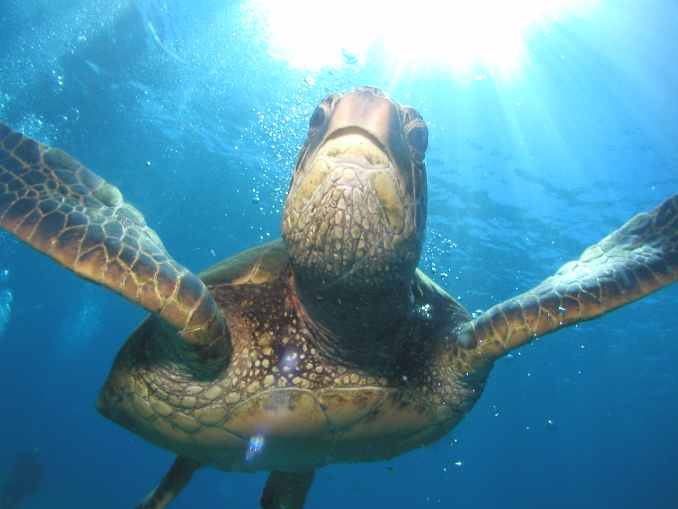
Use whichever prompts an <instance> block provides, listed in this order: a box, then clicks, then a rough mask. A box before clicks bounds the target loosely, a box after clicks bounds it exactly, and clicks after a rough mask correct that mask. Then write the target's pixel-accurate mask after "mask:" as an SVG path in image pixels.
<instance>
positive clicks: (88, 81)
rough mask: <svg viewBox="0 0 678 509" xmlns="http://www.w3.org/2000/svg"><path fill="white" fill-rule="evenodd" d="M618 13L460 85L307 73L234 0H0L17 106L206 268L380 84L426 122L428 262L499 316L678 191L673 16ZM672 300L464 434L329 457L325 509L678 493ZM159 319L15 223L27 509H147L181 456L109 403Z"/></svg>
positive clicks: (33, 131)
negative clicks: (350, 458)
mask: <svg viewBox="0 0 678 509" xmlns="http://www.w3.org/2000/svg"><path fill="white" fill-rule="evenodd" d="M600 4H601V5H600V6H599V8H598V9H597V10H596V11H595V16H593V15H592V16H591V17H590V18H584V19H573V20H572V21H571V22H567V21H565V20H564V21H563V22H562V23H560V24H558V25H557V27H556V28H554V29H553V30H552V32H551V33H550V36H549V37H541V38H540V37H535V39H534V40H533V44H532V46H531V58H530V61H529V62H528V63H527V65H526V66H525V67H524V69H523V70H522V72H521V73H519V74H518V75H517V76H515V77H514V78H513V79H510V80H500V79H496V80H495V79H493V78H492V77H491V76H489V77H486V78H485V79H478V80H459V79H456V78H455V76H453V75H451V74H450V73H449V72H446V71H444V70H441V69H437V68H434V67H432V66H428V67H423V68H421V69H416V70H412V69H410V70H406V71H404V72H402V73H400V74H399V75H398V76H397V79H396V78H395V77H394V76H393V73H392V72H391V71H392V70H393V68H394V63H393V61H391V60H390V59H389V57H387V56H383V55H382V56H380V55H373V56H372V57H371V58H370V59H369V60H368V61H366V62H357V63H356V62H353V59H351V58H348V57H347V63H346V65H345V66H343V67H341V68H339V69H331V70H328V69H325V70H321V71H312V72H310V71H307V70H300V69H295V68H290V67H288V66H287V65H286V64H285V63H284V62H282V61H281V60H278V59H275V58H273V57H271V56H270V55H269V53H268V51H267V48H266V45H265V42H264V39H263V38H262V37H260V34H259V33H258V32H257V30H256V29H254V28H251V27H250V28H248V27H247V26H244V25H243V24H242V23H241V12H242V11H241V9H240V5H239V4H238V3H237V2H230V3H229V2H224V1H219V2H217V1H216V0H202V1H197V2H194V3H189V2H180V1H179V0H168V1H167V2H159V1H158V2H154V1H146V2H123V1H117V2H111V1H106V2H104V1H102V0H92V1H89V2H85V1H83V0H79V1H78V0H69V1H66V0H60V1H56V2H55V1H49V2H48V1H47V0H31V1H19V0H0V26H1V27H2V29H1V30H0V48H2V51H0V119H1V120H2V121H3V122H6V123H8V124H10V125H12V126H13V127H15V128H17V129H19V130H22V131H24V132H26V133H28V134H30V135H32V136H34V137H37V138H38V139H40V140H41V141H43V142H46V143H50V144H52V145H55V146H59V147H61V148H63V149H65V150H66V151H68V152H69V153H71V154H73V155H74V156H76V157H77V158H78V159H80V160H81V161H82V162H84V163H85V164H86V165H87V166H89V167H90V168H91V169H93V170H94V171H96V172H97V173H99V174H100V175H102V176H103V177H104V178H106V179H107V180H109V181H111V182H112V183H114V184H115V185H117V186H118V187H120V189H122V190H123V191H124V193H125V196H126V198H127V199H128V200H129V201H130V202H131V203H133V204H135V205H136V206H137V207H138V208H139V209H140V210H142V211H143V213H144V215H145V216H146V218H147V220H148V222H149V224H150V225H151V226H153V227H154V228H155V229H156V230H157V231H158V233H159V234H160V235H161V237H162V238H163V240H164V242H165V245H166V246H167V248H168V250H169V251H170V253H172V255H173V256H174V257H175V258H176V259H177V260H179V261H180V262H181V263H183V264H185V265H187V266H188V267H191V268H193V269H195V270H199V269H202V268H205V267H207V266H208V265H210V264H213V263H215V262H216V261H219V260H220V259H222V258H224V257H227V256H230V255H233V254H235V253H237V252H239V251H241V250H242V249H245V248H247V247H250V246H253V245H255V244H257V243H260V242H263V241H266V240H269V239H273V238H277V237H278V236H279V231H280V229H279V223H280V210H281V207H282V203H283V200H284V196H285V192H286V190H287V184H288V178H289V176H290V172H291V168H292V166H293V164H294V158H295V156H296V152H297V150H298V148H299V146H300V144H301V143H302V141H303V137H304V135H305V129H306V124H307V118H308V116H309V115H310V113H311V112H312V111H313V108H314V107H315V105H316V103H317V102H318V101H319V100H320V99H321V98H322V97H323V96H324V95H326V94H327V93H329V92H336V91H343V90H346V89H349V88H351V87H354V86H358V85H363V84H371V85H374V86H378V87H381V88H383V89H385V90H386V91H387V92H388V93H389V94H390V95H392V96H393V97H394V98H396V99H397V100H399V101H400V102H402V103H406V104H411V105H413V106H415V107H416V108H417V109H418V110H419V111H420V112H421V113H422V115H423V116H424V118H425V119H426V120H427V122H428V124H429V131H430V140H429V147H430V148H429V152H428V155H427V161H428V171H429V188H430V200H429V218H430V219H429V227H428V236H427V242H426V246H425V252H424V256H423V258H422V261H421V267H422V268H423V269H424V270H426V271H427V272H429V273H431V274H432V276H433V277H434V278H435V279H436V280H437V281H438V282H439V283H441V284H442V285H443V286H444V287H445V288H446V289H447V290H448V291H449V292H450V293H451V294H452V295H453V296H455V297H457V298H458V299H460V301H461V303H462V304H464V305H465V306H466V307H467V308H468V309H469V310H471V311H473V310H477V309H487V308H488V307H490V306H491V305H492V304H495V303H497V302H500V301H502V300H503V299H506V298H508V297H510V296H511V295H513V294H515V293H517V292H519V291H523V290H525V289H527V288H529V287H530V286H532V285H534V284H536V283H538V282H539V281H541V280H542V279H543V278H544V277H546V276H548V275H550V274H552V273H553V272H554V271H555V270H556V269H557V268H558V267H559V266H560V265H562V263H564V262H565V261H567V260H570V259H572V258H574V257H577V256H578V255H579V253H580V252H581V250H582V249H583V248H584V247H585V246H587V245H589V244H590V243H592V242H596V241H597V240H599V239H600V238H601V237H603V236H604V235H605V234H607V233H608V232H610V231H611V230H613V229H614V228H616V227H617V226H619V225H620V224H621V223H623V222H624V221H626V220H627V219H628V218H629V217H630V216H632V215H633V214H634V213H636V212H639V211H643V210H648V209H650V208H653V207H654V206H655V205H657V204H658V203H659V202H660V201H661V200H662V199H664V198H666V197H668V196H670V195H672V194H675V193H676V192H678V148H677V146H676V140H678V99H677V97H676V91H677V90H678V69H677V68H676V66H675V55H676V54H677V51H678V7H677V6H676V4H675V2H671V1H669V0H665V1H659V0H650V1H648V2H643V3H642V6H641V4H640V3H639V2H630V1H620V2H609V3H606V2H600ZM610 4H614V5H610ZM189 5H190V6H189ZM413 8H414V6H413ZM149 23H150V25H149ZM149 27H153V29H152V30H151V28H149ZM309 43H312V42H309ZM10 295H11V297H10ZM677 298H678V286H675V285H674V286H673V287H670V288H668V289H665V290H663V291H660V292H659V293H657V294H654V295H652V296H650V297H648V298H646V299H644V300H643V301H641V302H638V303H635V304H633V305H631V306H628V307H626V308H624V309H622V310H619V311H616V312H614V313H612V314H611V315H608V316H605V317H604V318H603V319H601V320H598V321H595V322H591V323H585V324H581V325H579V326H577V327H572V328H569V329H567V330H563V331H560V332H558V333H556V334H553V335H551V336H548V337H546V338H544V339H542V340H540V341H537V342H535V343H533V344H531V345H529V346H527V347H525V348H522V349H521V350H518V351H516V352H514V354H513V355H512V356H510V357H507V358H504V359H502V360H500V361H499V362H498V363H497V365H496V367H495V369H494V371H493V373H492V375H491V376H490V379H489V382H488V386H487V389H486V391H485V393H484V395H483V397H482V398H481V399H480V401H479V402H478V404H477V405H476V406H475V408H474V409H473V410H472V411H471V413H470V414H469V415H468V416H467V417H466V418H465V419H464V421H463V422H462V423H461V424H460V425H459V426H458V427H457V428H456V429H454V430H453V431H452V432H451V433H450V434H449V435H448V436H447V437H446V438H445V439H443V440H441V441H440V442H438V443H436V444H435V445H433V446H431V447H428V448H425V449H420V450H416V451H414V452H412V453H410V454H407V455H405V456H403V457H401V458H398V459H396V460H393V461H388V462H383V463H375V464H362V465H340V466H330V467H328V468H325V469H322V470H321V471H320V472H319V474H318V476H317V477H316V482H315V485H314V486H313V488H312V491H311V494H310V497H309V500H308V507H309V508H318V507H323V508H330V509H332V508H335V507H337V508H338V507H347V506H350V507H358V508H363V507H374V506H378V507H393V508H401V507H402V508H411V507H455V508H458V509H460V508H471V507H473V508H475V509H477V508H495V507H503V508H514V507H515V508H531V507H552V508H568V509H569V508H571V507H585V508H593V507H597V508H598V507H615V508H617V509H621V508H641V507H643V508H644V507H652V508H662V509H663V508H667V509H668V508H676V507H678V488H677V487H676V486H677V484H676V480H675V478H676V474H677V473H678V467H677V465H678V463H677V462H678V432H676V421H677V418H678V405H677V404H676V401H677V400H676V396H677V394H678V373H676V368H675V365H676V362H675V360H676V358H678V343H677V342H676V337H677V336H678V317H677V315H676V309H675V307H676V302H677V300H678V299H677ZM144 315H145V314H144V312H143V311H142V310H140V309H139V308H137V307H135V306H133V305H131V304H129V303H127V302H125V301H123V300H122V299H120V298H119V297H117V296H115V295H113V294H112V293H110V292H107V291H105V290H104V289H102V288H99V287H95V286H93V285H90V284H87V283H85V282H83V281H82V280H80V279H78V278H76V277H75V276H73V275H72V274H70V273H68V272H67V271H65V270H63V269H61V268H59V267H57V266H56V264H54V263H53V262H51V261H50V260H48V259H47V258H46V257H44V256H42V255H39V254H37V253H35V252H33V251H32V250H31V249H29V248H27V247H26V246H24V245H23V244H20V243H19V242H17V241H15V240H13V239H12V238H10V237H9V236H8V235H6V234H4V233H2V234H0V331H1V332H0V387H2V389H3V390H2V394H3V398H2V407H1V408H2V410H1V414H0V415H2V418H1V419H0V440H1V441H2V442H1V443H0V481H1V480H2V479H3V477H4V474H5V472H6V471H7V470H8V469H9V467H10V465H11V462H12V460H13V458H14V456H15V455H16V453H17V452H19V451H23V450H30V449H32V448H33V447H39V448H40V450H41V455H42V458H43V461H44V463H45V469H44V471H45V482H44V486H43V489H42V490H41V492H40V493H39V494H38V495H37V496H35V497H34V498H32V499H30V500H28V501H27V502H26V504H25V507H26V508H27V509H31V508H39V507H50V508H61V507H63V508H67V507H68V508H72V507H97V508H101V509H109V508H118V507H120V508H131V507H133V506H134V504H135V503H136V502H137V501H138V500H139V499H140V497H141V496H143V495H144V494H145V493H146V492H147V491H148V490H149V489H150V488H151V487H152V486H154V485H155V483H156V482H157V480H158V479H159V478H160V476H161V475H163V474H164V472H165V470H166V468H167V467H168V465H169V464H170V462H171V460H172V456H171V455H170V454H169V453H168V452H166V451H162V450H159V449H157V448H155V447H153V446H151V445H149V444H147V443H145V442H143V441H141V440H140V439H138V438H136V437H135V436H133V435H131V434H130V433H128V432H126V431H124V430H123V429H121V428H118V427H117V426H115V425H113V424H112V423H110V422H108V421H107V420H105V419H103V418H102V417H100V416H99V415H98V414H97V413H96V411H95V409H94V401H95V398H96V395H97V392H98V390H99V387H100V386H101V384H102V382H103V381H104V378H105V376H106V373H107V369H108V368H109V366H110V363H111V362H112V360H113V358H114V356H115V354H116V352H117V350H118V349H119V347H120V346H121V345H122V342H123V340H124V338H125V337H126V336H127V335H128V334H129V333H130V332H131V331H132V330H133V329H134V327H135V325H136V324H137V323H138V322H139V321H140V320H141V319H142V318H143V317H144ZM3 329H4V330H3ZM264 479H265V478H264V475H263V474H257V475H242V474H228V475H227V474H223V473H220V472H215V471H204V472H200V473H199V474H197V475H196V478H195V479H194V481H193V482H192V483H191V485H190V486H189V487H188V488H187V489H186V491H185V493H184V494H183V495H182V496H181V497H180V498H179V499H178V500H177V501H176V502H175V504H174V505H173V506H172V507H176V508H177V509H179V508H189V507H191V508H194V507H205V508H208V507H228V508H229V509H237V508H252V507H257V503H258V498H259V495H260V490H261V488H262V486H263V481H264Z"/></svg>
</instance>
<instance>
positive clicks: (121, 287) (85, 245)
mask: <svg viewBox="0 0 678 509" xmlns="http://www.w3.org/2000/svg"><path fill="white" fill-rule="evenodd" d="M0 227H2V228H5V229H6V230H8V231H9V232H11V233H13V234H14V235H16V236H17V237H18V238H20V239H21V240H23V241H24V242H26V243H28V244H30V245H31V246H32V247H34V248H35V249H37V250H38V251H41V252H42V253H45V254H46V255H48V256H50V257H51V258H53V259H54V260H56V261H57V262H59V263H60V264H61V265H63V266H64V267H66V268H68V269H70V270H72V271H73V272H75V273H76V274H78V275H79V276H81V277H84V278H85V279H89V280H90V281H94V282H95V283H99V284H101V285H103V286H106V287H107V288H110V289H111V290H113V291H115V292H117V293H119V294H121V295H123V296H124V297H126V298H127V299H129V300H130V301H132V302H134V303H135V304H139V305H140V306H143V307H144V308H146V309H148V310H149V311H151V312H153V313H157V314H158V315H159V316H160V317H162V318H163V320H165V322H167V323H169V324H170V325H172V326H173V327H174V328H175V329H176V330H177V331H178V333H179V336H180V337H181V338H183V339H184V340H185V341H186V342H187V343H188V344H190V345H192V346H194V347H198V349H199V352H200V353H201V355H202V356H203V357H205V358H219V359H222V358H228V356H229V355H230V349H231V343H230V337H229V335H228V329H227V327H226V322H225V320H224V317H223V314H222V312H221V310H220V309H219V307H218V306H217V304H216V301H215V300H214V298H213V296H212V294H211V292H210V291H209V289H208V288H207V287H206V286H205V285H204V284H203V282H202V281H201V280H200V278H198V276H196V275H195V274H193V273H192V272H191V271H190V270H188V269H186V268H185V267H183V266H182V265H180V264H179V263H177V262H176V261H175V260H174V259H172V257H171V256H170V255H169V253H168V252H167V250H166V249H165V246H164V245H163V243H162V241H161V240H160V237H158V235H157V234H156V233H155V231H153V229H151V228H150V227H149V226H148V225H147V224H146V220H145V219H144V216H143V215H142V214H141V212H139V211H138V210H137V209H136V208H135V207H133V206H132V205H130V204H129V203H127V202H125V200H124V198H123V196H122V193H121V192H120V191H119V190H118V188H116V187H115V186H113V185H111V184H109V183H108V182H106V181H105V180H104V179H102V178H101V177H99V176H98V175H96V174H95V173H94V172H92V171H90V170H89V169H87V168H86V167H85V166H83V165H82V164H80V163H79V162H78V161H76V160H75V159H74V158H72V157H71V156H69V155H68V154H66V153H65V152H63V151H61V150H59V149H54V148H52V147H49V146H47V145H43V144H41V143H38V142H36V141H35V140H32V139H30V138H29V137H27V136H24V135H22V134H20V133H17V132H15V131H12V130H11V129H10V128H9V127H7V126H5V125H3V124H2V123H0Z"/></svg>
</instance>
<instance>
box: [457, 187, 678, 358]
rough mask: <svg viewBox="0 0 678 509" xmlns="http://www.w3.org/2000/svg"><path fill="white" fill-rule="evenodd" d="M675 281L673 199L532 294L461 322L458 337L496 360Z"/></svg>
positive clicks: (677, 218) (677, 222)
mask: <svg viewBox="0 0 678 509" xmlns="http://www.w3.org/2000/svg"><path fill="white" fill-rule="evenodd" d="M677 278H678V195H675V196H673V197H672V198H669V199H668V200H666V201H665V202H663V203H662V204H661V205H659V206H658V207H657V208H656V209H654V210H653V211H652V212H649V213H642V214H638V215H637V216H635V217H633V218H632V219H631V220H630V221H629V222H627V223H626V224H625V225H624V226H622V227H621V228H619V229H618V230H616V231H614V232H612V233H611V234H610V235H608V236H607V237H605V238H604V239H603V240H601V241H600V242H598V243H597V244H594V245H593V246H591V247H589V248H588V249H586V250H585V251H584V252H583V253H582V255H581V256H580V258H579V259H578V260H576V261H572V262H569V263H566V264H565V265H564V266H563V267H561V268H560V270H559V271H558V272H556V274H555V275H553V276H551V277H549V278H548V279H546V280H545V281H543V282H542V283H541V284H539V285H538V286H536V287H535V288H533V289H531V290H529V291H527V292H525V293H523V294H521V295H518V296H517V297H514V298H512V299H509V300H507V301H505V302H503V303H501V304H498V305H496V306H494V307H492V308H490V309H489V310H487V311H486V312H485V313H483V314H482V315H480V317H478V318H477V319H475V320H473V321H470V322H468V323H466V324H464V325H463V326H462V328H461V330H460V331H459V334H458V338H459V341H460V343H461V344H462V345H465V346H469V347H474V348H476V350H477V351H478V352H479V353H480V355H482V356H483V357H490V358H496V357H499V356H500V355H502V354H505V353H507V352H508V351H509V350H512V349H513V348H517V347H519V346H521V345H523V344H525V343H527V342H528V341H530V340H531V339H533V338H535V337H537V336H541V335H543V334H546V333H549V332H553V331H555V330H557V329H560V328H561V327H565V326H567V325H572V324H574V323H577V322H581V321H583V320H591V319H593V318H596V317H597V316H599V315H602V314H603V313H606V312H608V311H611V310H613V309H616V308H618V307H620V306H623V305H624V304H628V303H629V302H633V301H634V300H637V299H640V298H641V297H644V296H645V295H648V294H649V293H652V292H654V291H656V290H659V289H660V288H662V287H664V286H666V285H668V284H670V283H672V282H673V281H675V280H676V279H677Z"/></svg>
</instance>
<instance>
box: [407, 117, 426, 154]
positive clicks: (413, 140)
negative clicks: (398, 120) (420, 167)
mask: <svg viewBox="0 0 678 509" xmlns="http://www.w3.org/2000/svg"><path fill="white" fill-rule="evenodd" d="M407 143H409V145H410V147H411V148H412V150H413V151H414V154H415V156H416V157H417V158H418V159H419V160H421V159H423V158H424V153H425V152H426V149H427V148H428V129H427V128H426V125H424V123H423V122H422V123H421V124H419V123H417V125H414V126H412V128H411V129H410V130H409V131H408V132H407Z"/></svg>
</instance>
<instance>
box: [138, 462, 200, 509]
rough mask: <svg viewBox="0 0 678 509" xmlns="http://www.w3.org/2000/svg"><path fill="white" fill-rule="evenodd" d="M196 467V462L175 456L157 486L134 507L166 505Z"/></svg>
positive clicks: (147, 508)
mask: <svg viewBox="0 0 678 509" xmlns="http://www.w3.org/2000/svg"><path fill="white" fill-rule="evenodd" d="M198 468H200V465H199V464H198V463H195V462H194V461H191V460H189V459H186V458H182V457H181V456H179V457H177V459H176V461H175V462H174V464H173V465H172V467H171V468H170V469H169V471H168V472H167V474H165V477H163V478H162V481H160V484H158V487H157V488H155V489H154V490H153V491H151V492H150V493H149V494H148V495H147V496H146V498H144V500H143V501H142V502H141V503H140V504H139V505H138V506H136V509H163V508H164V507H167V505H168V504H169V503H170V502H172V500H174V499H175V498H177V496H178V495H179V493H181V490H183V489H184V488H185V487H186V485H187V484H188V483H189V481H190V480H191V478H192V477H193V474H194V473H195V471H196V470H197V469H198Z"/></svg>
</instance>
